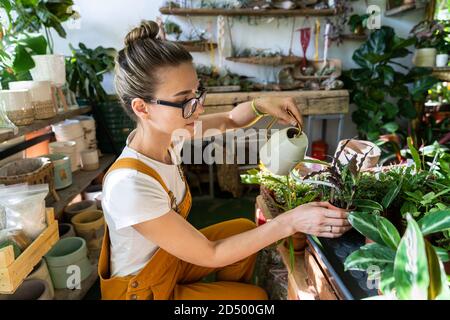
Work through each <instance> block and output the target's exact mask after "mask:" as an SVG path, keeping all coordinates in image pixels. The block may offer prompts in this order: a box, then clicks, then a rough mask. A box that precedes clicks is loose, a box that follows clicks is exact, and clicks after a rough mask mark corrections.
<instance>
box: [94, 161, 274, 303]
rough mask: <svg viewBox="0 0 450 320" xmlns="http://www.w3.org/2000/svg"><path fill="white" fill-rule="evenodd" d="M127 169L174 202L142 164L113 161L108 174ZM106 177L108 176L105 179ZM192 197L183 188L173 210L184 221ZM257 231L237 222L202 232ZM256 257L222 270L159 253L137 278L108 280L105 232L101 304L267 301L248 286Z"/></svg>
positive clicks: (216, 235) (217, 234)
mask: <svg viewBox="0 0 450 320" xmlns="http://www.w3.org/2000/svg"><path fill="white" fill-rule="evenodd" d="M121 168H129V169H135V170H137V171H139V172H141V173H143V174H146V175H149V176H151V177H153V178H154V179H156V180H157V181H158V182H159V183H160V184H161V186H162V187H163V188H164V190H165V191H166V192H167V193H168V195H169V197H170V199H171V203H172V204H174V202H175V201H176V200H175V197H174V196H173V193H172V192H171V191H170V190H169V189H168V188H167V186H166V185H165V183H164V181H163V180H162V179H161V177H160V175H159V174H158V173H157V172H156V171H155V170H153V169H152V168H150V167H148V166H147V165H145V164H144V163H143V162H141V161H139V160H137V159H132V158H125V159H120V160H118V161H116V162H115V163H114V164H113V165H112V166H111V168H110V169H109V171H108V173H109V172H111V171H112V170H116V169H121ZM108 173H107V174H108ZM191 204H192V197H191V194H190V191H189V187H188V185H187V183H186V193H185V196H184V198H183V200H182V201H181V203H180V204H179V206H177V207H176V208H175V209H177V210H176V211H177V212H178V213H179V214H180V215H181V216H183V218H185V219H186V218H187V216H188V214H189V211H190V209H191ZM252 228H255V224H254V223H253V222H251V221H250V220H247V219H235V220H230V221H226V222H222V223H218V224H215V225H212V226H210V227H207V228H204V229H201V230H200V232H202V233H203V234H204V235H205V236H206V237H207V238H208V239H209V240H211V241H214V240H219V239H223V238H227V237H230V236H232V235H234V234H239V233H242V232H245V231H247V230H250V229H252ZM255 260H256V254H253V255H251V256H249V257H247V258H245V259H243V260H241V261H238V262H236V263H234V264H231V265H229V266H226V267H223V268H206V267H200V266H197V265H193V264H190V263H187V262H185V261H182V260H180V259H178V258H177V257H175V256H173V255H171V254H170V253H168V252H166V251H164V250H163V249H161V248H159V249H158V250H157V251H156V253H155V254H154V255H153V256H152V258H151V259H150V260H149V262H148V263H147V264H146V265H145V267H144V268H143V269H142V270H141V271H140V272H139V273H138V274H136V275H131V276H127V277H110V269H109V268H110V240H109V232H108V227H107V226H106V230H105V235H104V238H103V244H102V249H101V254H100V260H99V264H98V273H99V276H100V287H101V293H102V299H103V300H116V299H117V300H149V299H150V300H151V299H155V300H168V299H173V300H196V299H203V300H213V299H221V300H251V299H254V300H265V299H267V294H266V293H265V291H264V290H263V289H261V288H260V287H258V286H254V285H251V284H249V282H250V279H251V277H252V273H253V268H254V265H255ZM213 272H215V273H216V278H217V281H216V282H212V283H203V282H199V281H200V280H201V279H202V278H204V277H205V276H207V275H208V274H210V273H213Z"/></svg>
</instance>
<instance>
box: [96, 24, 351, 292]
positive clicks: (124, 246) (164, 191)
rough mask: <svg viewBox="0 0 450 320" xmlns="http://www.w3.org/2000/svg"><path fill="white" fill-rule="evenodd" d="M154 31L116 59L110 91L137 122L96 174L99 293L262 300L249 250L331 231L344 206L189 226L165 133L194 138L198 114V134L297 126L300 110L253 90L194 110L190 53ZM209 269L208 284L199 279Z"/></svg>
mask: <svg viewBox="0 0 450 320" xmlns="http://www.w3.org/2000/svg"><path fill="white" fill-rule="evenodd" d="M158 33H159V28H158V25H157V24H156V23H155V22H143V23H142V24H141V25H140V26H139V27H137V28H135V29H133V30H132V31H131V32H130V33H129V34H128V35H127V36H126V39H125V48H124V49H123V50H121V51H120V52H119V54H118V58H117V69H116V79H115V81H116V89H117V93H118V95H119V96H120V98H121V100H122V103H123V106H124V108H125V110H126V111H127V113H128V114H129V115H130V116H131V117H132V118H133V119H134V120H136V121H137V129H136V130H135V131H134V132H132V133H131V134H130V136H129V138H128V141H127V146H126V147H125V149H124V150H123V152H122V154H121V156H120V157H119V159H118V160H117V161H116V162H115V164H114V165H113V166H112V167H111V169H110V170H109V172H108V173H107V175H106V177H105V180H104V193H103V194H104V197H103V201H102V206H103V209H104V213H105V218H106V222H107V230H106V234H105V238H104V241H103V247H102V252H101V257H100V262H99V274H100V278H101V290H102V298H103V299H267V295H266V293H265V292H264V291H263V290H262V289H261V288H259V287H257V286H254V285H251V284H249V282H250V279H251V276H252V273H253V267H254V264H255V256H256V253H257V252H258V251H259V250H260V249H262V248H264V247H266V246H268V245H270V244H272V243H274V242H276V241H278V240H280V239H283V238H286V237H288V236H290V235H292V234H293V233H295V232H304V233H308V234H314V235H318V236H322V237H338V236H340V235H342V234H343V233H344V232H346V231H347V230H348V229H349V223H348V221H347V219H346V217H347V213H346V212H344V211H342V210H339V209H337V208H335V207H333V206H331V205H329V204H328V203H310V204H307V205H302V206H299V207H297V208H295V209H293V210H290V211H288V212H286V213H284V214H282V215H280V216H278V217H276V218H275V219H273V220H272V221H271V222H270V223H267V224H264V225H262V226H260V227H258V228H256V226H255V224H254V223H253V222H251V221H249V220H246V219H236V220H231V221H226V222H223V223H219V224H217V225H213V226H210V227H208V228H205V229H202V230H196V229H195V228H194V227H193V226H192V225H190V224H189V223H188V222H187V221H186V217H187V214H188V213H189V209H190V206H191V196H190V192H189V188H188V186H187V185H186V183H185V180H184V177H183V174H182V171H181V170H179V166H178V165H177V164H179V162H180V149H181V146H182V143H183V139H173V138H172V136H173V133H174V132H175V131H180V130H182V131H185V132H187V136H191V137H192V136H193V134H194V122H198V121H201V122H202V126H201V127H202V132H206V131H207V130H208V129H213V128H215V129H219V130H221V131H225V130H229V129H235V128H241V127H247V126H250V125H251V124H253V123H254V122H256V121H257V120H258V119H260V118H261V114H269V115H272V116H275V117H278V118H279V119H280V122H282V123H284V124H296V123H297V122H298V121H301V115H300V114H299V111H298V109H297V107H296V105H295V102H294V100H293V99H285V98H283V99H281V98H261V99H256V100H253V101H251V102H246V103H242V104H239V105H238V106H236V107H235V108H234V109H233V110H232V111H230V112H224V113H219V114H213V115H207V116H200V114H201V113H202V112H203V111H204V109H203V102H204V99H205V92H204V91H202V90H201V89H199V81H198V79H197V74H196V71H195V68H194V66H193V63H192V57H191V55H190V54H189V53H188V52H187V51H186V50H185V49H183V48H182V47H180V46H178V45H176V44H173V43H171V42H168V41H162V40H160V39H158V38H157V35H158ZM288 110H289V111H290V112H291V114H289V113H288ZM213 272H214V273H215V274H216V278H217V281H216V282H213V283H202V282H200V280H201V279H202V278H204V277H205V276H206V275H208V274H210V273H213Z"/></svg>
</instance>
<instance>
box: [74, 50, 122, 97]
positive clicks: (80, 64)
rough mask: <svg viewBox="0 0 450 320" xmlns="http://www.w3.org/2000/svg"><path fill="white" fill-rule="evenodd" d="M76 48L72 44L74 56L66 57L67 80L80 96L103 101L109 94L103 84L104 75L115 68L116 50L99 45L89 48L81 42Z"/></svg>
mask: <svg viewBox="0 0 450 320" xmlns="http://www.w3.org/2000/svg"><path fill="white" fill-rule="evenodd" d="M78 46H79V48H78V49H76V48H74V47H73V46H72V45H70V49H71V51H72V56H71V57H68V58H67V59H66V70H67V82H68V83H69V88H70V90H72V91H73V92H75V94H76V96H77V97H78V98H82V99H87V100H89V101H91V102H92V101H96V102H102V101H106V100H107V94H106V92H105V90H104V89H103V86H102V81H103V75H104V74H105V73H106V72H109V71H111V70H112V69H113V68H114V57H115V55H116V51H115V50H114V49H112V48H103V47H102V46H99V47H97V48H95V49H89V48H87V47H86V45H84V44H83V43H80V44H79V45H78Z"/></svg>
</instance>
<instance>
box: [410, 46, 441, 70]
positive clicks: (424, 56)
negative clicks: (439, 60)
mask: <svg viewBox="0 0 450 320" xmlns="http://www.w3.org/2000/svg"><path fill="white" fill-rule="evenodd" d="M412 62H413V64H414V65H415V66H416V67H434V65H435V63H436V48H422V49H417V50H416V52H415V53H414V56H413V61H412Z"/></svg>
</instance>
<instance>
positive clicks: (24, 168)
mask: <svg viewBox="0 0 450 320" xmlns="http://www.w3.org/2000/svg"><path fill="white" fill-rule="evenodd" d="M53 170H54V167H53V163H52V162H51V161H50V159H48V158H30V159H21V160H17V161H14V162H11V163H8V164H7V165H5V166H3V167H1V168H0V184H5V185H11V184H18V183H27V184H29V185H33V184H43V183H47V184H48V187H49V190H50V193H51V194H52V196H53V198H54V199H55V201H59V196H58V194H57V193H56V189H55V181H54V175H53Z"/></svg>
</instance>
